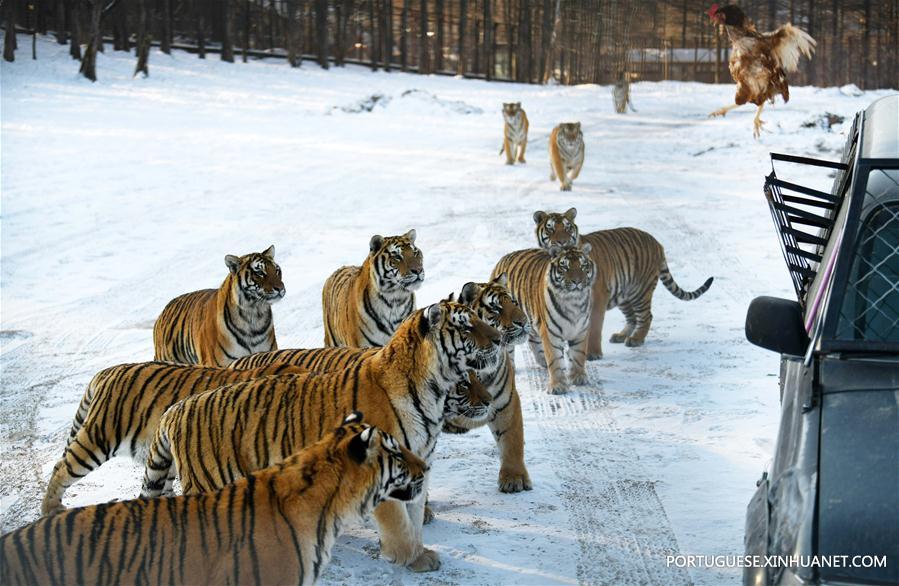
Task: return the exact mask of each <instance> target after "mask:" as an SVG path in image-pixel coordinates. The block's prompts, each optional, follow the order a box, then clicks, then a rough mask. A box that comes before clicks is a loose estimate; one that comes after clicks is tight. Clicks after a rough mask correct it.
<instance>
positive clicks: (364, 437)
mask: <svg viewBox="0 0 899 586" xmlns="http://www.w3.org/2000/svg"><path fill="white" fill-rule="evenodd" d="M374 429H375V428H373V427H366V428H365V429H364V430H362V431H361V432H360V433H357V434H356V435H355V436H354V437H353V439H351V440H350V443H349V445H348V446H347V453H348V454H349V455H350V458H351V459H352V460H353V461H354V462H356V463H357V464H363V463H364V462H365V461H366V460H367V459H368V450H369V448H370V447H371V445H372V443H373V442H372V438H373V437H374V435H375V434H374Z"/></svg>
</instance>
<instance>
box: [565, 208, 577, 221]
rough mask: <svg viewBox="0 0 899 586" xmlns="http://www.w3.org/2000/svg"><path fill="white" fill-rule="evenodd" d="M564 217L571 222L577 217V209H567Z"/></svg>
mask: <svg viewBox="0 0 899 586" xmlns="http://www.w3.org/2000/svg"><path fill="white" fill-rule="evenodd" d="M565 217H566V218H568V219H569V220H571V221H572V222H573V221H574V219H575V218H576V217H577V208H568V211H567V212H565Z"/></svg>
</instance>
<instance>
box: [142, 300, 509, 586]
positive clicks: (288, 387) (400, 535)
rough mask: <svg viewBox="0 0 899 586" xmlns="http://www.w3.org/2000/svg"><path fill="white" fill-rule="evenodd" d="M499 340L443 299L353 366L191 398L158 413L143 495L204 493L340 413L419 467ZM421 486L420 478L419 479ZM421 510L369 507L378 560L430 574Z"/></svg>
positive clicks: (306, 437)
mask: <svg viewBox="0 0 899 586" xmlns="http://www.w3.org/2000/svg"><path fill="white" fill-rule="evenodd" d="M499 342H500V334H499V332H497V331H496V330H495V329H494V328H492V327H491V326H489V325H488V324H486V323H484V322H482V321H481V320H480V319H478V317H477V316H476V315H475V314H474V312H473V311H472V310H471V309H469V308H468V307H466V306H464V305H461V304H459V303H454V302H452V301H442V302H440V303H438V304H434V305H431V306H429V307H428V308H426V309H424V310H419V311H417V312H416V313H415V314H413V315H412V317H410V318H409V319H408V320H406V321H405V322H403V323H402V324H401V325H400V327H399V329H398V330H397V332H396V334H394V336H393V337H392V338H391V339H390V341H389V342H388V343H387V345H385V346H384V347H383V348H381V349H380V350H378V351H377V352H375V353H374V354H373V355H372V356H370V357H369V358H367V359H365V360H363V361H361V362H359V363H357V364H356V366H355V367H353V368H348V369H346V370H343V371H340V372H332V373H326V374H305V375H288V376H279V377H267V378H264V379H258V380H256V381H250V382H245V383H237V384H234V385H229V386H227V387H223V388H221V389H218V390H216V391H215V392H209V393H204V394H202V395H198V396H195V397H190V398H188V399H185V400H184V401H181V402H180V403H177V404H176V405H174V406H173V407H171V408H170V409H169V410H168V411H166V413H165V415H163V417H162V420H161V421H160V424H159V428H158V431H157V433H156V437H155V439H154V441H153V445H152V447H151V448H150V455H149V457H148V458H147V469H146V474H145V477H144V487H143V491H142V494H143V495H144V496H157V495H159V494H161V493H162V492H163V490H164V489H165V490H166V491H168V490H171V481H172V480H173V479H174V476H175V472H176V470H177V475H178V476H179V477H180V479H181V486H182V488H183V490H184V492H185V493H186V494H192V493H195V492H201V491H209V490H215V489H217V488H220V487H221V486H223V485H225V484H228V483H229V482H233V481H234V480H235V479H237V478H240V477H243V476H245V475H247V474H249V473H250V472H253V471H254V470H258V469H259V468H263V467H265V466H268V465H270V464H272V463H273V462H277V461H279V460H281V459H282V458H284V457H285V456H286V455H288V454H290V453H291V452H293V451H295V450H297V449H300V448H301V447H303V446H305V445H307V444H308V443H310V442H312V441H315V440H316V439H318V438H319V437H321V435H322V433H323V432H324V430H327V429H328V427H330V426H331V425H333V422H335V421H339V420H340V417H341V413H345V412H347V411H355V410H357V409H358V410H363V411H364V412H365V413H366V416H367V418H368V421H369V422H370V423H371V424H373V425H377V426H378V427H379V428H381V429H383V430H385V431H387V432H389V433H391V434H393V435H395V436H396V437H397V438H398V439H399V440H400V441H401V443H402V444H403V446H404V447H406V448H407V449H409V450H411V451H412V452H413V453H415V454H417V455H419V456H421V457H422V458H424V459H425V460H426V461H427V460H428V459H429V458H430V457H431V455H432V453H433V451H434V447H435V445H436V441H437V438H438V436H439V434H440V430H441V427H442V426H443V417H444V415H443V410H444V403H445V401H446V397H447V393H448V392H449V391H451V390H452V389H453V388H454V387H455V386H456V384H457V383H458V382H459V381H460V380H461V379H462V377H463V376H467V371H468V369H471V368H483V367H486V366H488V365H489V364H492V363H493V362H495V361H496V360H498V357H499ZM425 486H427V477H426V478H425ZM423 515H424V505H423V503H420V502H419V503H416V504H413V505H410V506H409V508H408V510H407V509H406V508H405V507H401V506H398V505H396V504H390V503H384V504H382V505H381V506H379V507H378V508H377V509H376V510H375V517H376V519H377V521H378V525H379V527H380V537H381V553H382V555H383V556H384V557H385V558H387V559H389V560H391V561H394V562H396V563H399V564H403V565H407V566H408V567H409V568H411V569H413V570H415V571H429V570H435V569H437V568H438V567H439V565H440V562H439V559H438V556H437V554H436V553H435V552H433V551H430V550H427V549H424V546H423V545H422V523H423Z"/></svg>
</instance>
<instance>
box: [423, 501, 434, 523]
mask: <svg viewBox="0 0 899 586" xmlns="http://www.w3.org/2000/svg"><path fill="white" fill-rule="evenodd" d="M434 517H435V515H434V509H432V508H431V505H430V504H426V505H425V518H424V524H425V525H430V523H431V521H433V520H434Z"/></svg>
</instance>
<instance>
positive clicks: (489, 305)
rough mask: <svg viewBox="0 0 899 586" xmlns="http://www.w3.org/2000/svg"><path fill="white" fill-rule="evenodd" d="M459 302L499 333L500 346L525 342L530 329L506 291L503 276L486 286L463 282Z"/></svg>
mask: <svg viewBox="0 0 899 586" xmlns="http://www.w3.org/2000/svg"><path fill="white" fill-rule="evenodd" d="M459 302H460V303H464V304H465V305H467V306H469V307H470V308H472V309H473V310H474V311H475V313H476V314H477V316H478V317H479V318H480V319H481V320H483V321H485V322H487V323H488V324H490V325H491V326H493V327H494V328H496V329H497V330H499V331H500V333H501V334H502V343H503V344H505V345H514V344H520V343H521V342H524V341H525V339H526V338H527V337H528V334H529V333H530V330H531V325H530V321H529V320H528V316H527V314H526V313H525V312H524V310H522V309H521V306H519V305H518V303H517V302H516V301H515V298H514V297H513V296H512V292H511V291H509V289H508V278H507V277H506V274H505V273H502V274H501V275H499V276H497V277H496V278H495V279H493V280H492V281H490V282H489V283H466V284H465V286H464V287H462V292H461V294H460V295H459Z"/></svg>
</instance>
